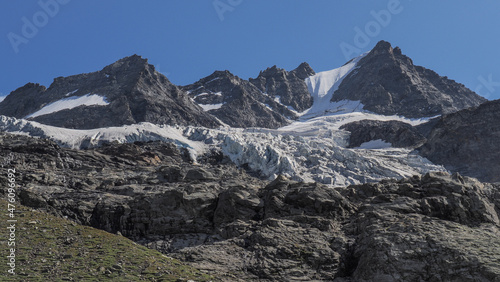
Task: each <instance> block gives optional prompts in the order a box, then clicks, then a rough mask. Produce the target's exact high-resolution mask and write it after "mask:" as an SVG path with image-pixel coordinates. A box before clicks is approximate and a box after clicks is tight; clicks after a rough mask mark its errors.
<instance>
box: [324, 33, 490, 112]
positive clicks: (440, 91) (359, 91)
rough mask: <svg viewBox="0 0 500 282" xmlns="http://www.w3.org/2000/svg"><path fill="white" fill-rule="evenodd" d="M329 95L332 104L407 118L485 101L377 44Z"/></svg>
mask: <svg viewBox="0 0 500 282" xmlns="http://www.w3.org/2000/svg"><path fill="white" fill-rule="evenodd" d="M357 66H358V67H357V69H356V70H353V71H352V72H351V73H350V74H349V75H348V76H347V77H346V78H345V79H344V80H343V81H342V83H341V84H340V86H339V88H338V90H337V91H335V93H334V94H333V97H332V101H333V102H337V101H341V100H354V101H361V103H362V104H363V105H364V109H365V110H368V111H372V112H375V113H379V114H384V115H394V114H398V115H403V116H405V117H409V118H419V117H431V116H436V115H440V114H446V113H452V112H456V111H458V110H461V109H464V108H468V107H473V106H477V105H479V104H481V103H483V102H486V99H484V98H483V97H481V96H479V95H477V94H476V93H474V92H473V91H471V90H469V89H468V88H466V87H465V86H464V85H462V84H459V83H457V82H455V81H453V80H450V79H448V78H446V77H442V76H439V75H438V74H436V73H435V72H433V71H432V70H429V69H426V68H423V67H420V66H415V65H413V62H412V60H411V59H410V58H408V57H407V56H405V55H403V54H402V53H401V49H399V48H398V47H396V48H394V49H393V48H392V47H391V45H390V44H389V43H388V42H385V41H380V42H379V43H378V44H377V45H376V46H375V48H374V49H373V50H372V51H370V53H368V54H367V55H366V56H365V57H364V58H362V59H361V60H360V61H359V63H358V65H357Z"/></svg>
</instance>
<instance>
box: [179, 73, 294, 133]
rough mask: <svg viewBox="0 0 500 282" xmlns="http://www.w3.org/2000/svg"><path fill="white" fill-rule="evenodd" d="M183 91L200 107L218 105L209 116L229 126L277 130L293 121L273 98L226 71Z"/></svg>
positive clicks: (282, 106)
mask: <svg viewBox="0 0 500 282" xmlns="http://www.w3.org/2000/svg"><path fill="white" fill-rule="evenodd" d="M183 89H184V90H186V91H189V95H190V96H191V97H192V98H193V99H194V100H195V101H196V102H197V103H199V104H202V105H213V104H221V105H220V108H218V109H212V110H208V113H210V114H212V115H214V116H216V117H217V118H219V119H220V120H221V121H222V122H224V123H226V124H228V125H230V126H232V127H241V128H246V127H264V128H277V127H281V126H284V125H286V124H288V123H289V121H288V119H295V118H296V115H295V114H294V113H293V112H292V111H290V110H289V109H288V108H287V107H286V106H284V105H282V104H280V103H278V102H276V101H275V100H274V99H273V97H272V96H269V95H266V94H264V93H262V92H261V91H260V90H259V89H258V88H257V87H255V86H254V85H253V84H252V83H250V82H248V81H246V80H243V79H241V78H239V77H237V76H235V75H233V74H232V73H230V72H229V71H216V72H214V73H213V74H211V75H210V76H208V77H205V78H203V79H201V80H199V81H197V82H196V83H194V84H191V85H187V86H184V87H183Z"/></svg>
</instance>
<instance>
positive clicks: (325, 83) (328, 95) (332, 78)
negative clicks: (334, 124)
mask: <svg viewBox="0 0 500 282" xmlns="http://www.w3.org/2000/svg"><path fill="white" fill-rule="evenodd" d="M366 54H368V53H364V54H363V55H361V56H359V57H357V58H355V59H353V60H351V61H350V62H348V63H347V64H345V65H343V66H341V67H340V68H336V69H333V70H329V71H324V72H319V73H317V74H315V75H313V76H310V77H308V78H306V80H305V82H306V84H307V87H308V88H309V92H310V93H311V95H312V97H313V101H314V102H313V105H312V107H311V108H309V109H308V110H306V111H304V112H302V113H301V116H302V117H301V119H302V120H304V119H309V118H313V117H317V116H322V115H325V114H329V113H337V112H338V107H339V104H338V103H331V102H330V100H331V99H332V95H333V93H334V92H335V91H336V90H337V89H338V87H339V85H340V84H341V83H342V80H343V79H344V78H345V77H346V76H347V75H348V74H349V73H350V72H351V71H353V70H354V69H355V68H356V64H357V63H358V62H359V60H361V59H362V58H363V57H364V56H366ZM339 103H341V104H343V105H346V104H349V103H351V102H343V101H341V102H339ZM348 109H351V110H352V111H354V110H356V111H361V110H362V109H363V105H362V104H361V103H360V102H352V103H351V104H349V105H348Z"/></svg>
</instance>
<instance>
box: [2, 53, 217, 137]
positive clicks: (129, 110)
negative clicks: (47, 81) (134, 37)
mask: <svg viewBox="0 0 500 282" xmlns="http://www.w3.org/2000/svg"><path fill="white" fill-rule="evenodd" d="M88 95H93V97H102V98H101V99H103V101H105V102H106V103H101V104H93V103H92V102H87V104H86V105H79V106H77V107H73V108H69V107H68V106H69V105H71V104H74V103H75V100H78V99H79V98H80V99H81V98H82V97H84V96H88ZM54 103H59V104H57V105H59V106H55V104H54ZM51 105H52V106H53V108H52V111H48V112H49V113H47V114H40V115H36V116H33V117H30V115H31V114H34V113H36V112H37V111H39V110H41V109H43V108H44V107H49V106H51ZM0 114H2V115H6V116H10V117H16V118H27V119H30V120H34V121H38V122H40V123H44V124H48V125H53V126H59V127H66V128H77V129H90V128H101V127H108V126H120V125H125V124H134V123H139V122H144V121H145V122H151V123H156V124H170V125H199V126H206V127H216V126H218V125H219V122H218V121H217V120H216V119H215V118H214V117H213V116H211V115H209V114H207V113H205V112H204V111H203V110H202V109H201V108H200V107H199V106H198V105H196V104H195V103H193V102H192V101H191V100H190V99H189V97H188V96H187V94H186V93H185V92H183V91H182V90H180V89H179V88H178V87H177V86H175V85H174V84H172V83H171V82H170V81H169V80H168V79H167V78H166V77H165V76H164V75H163V74H161V73H159V72H157V71H156V70H155V68H154V66H152V65H150V64H148V62H147V60H146V59H143V58H141V57H140V56H137V55H133V56H130V57H126V58H123V59H121V60H119V61H117V62H115V63H113V64H111V65H109V66H107V67H105V68H104V69H102V70H101V71H97V72H93V73H87V74H79V75H73V76H69V77H58V78H56V79H54V82H53V83H52V84H51V85H50V87H49V88H48V89H46V88H45V87H43V86H40V85H37V84H32V83H29V84H27V85H25V86H24V87H21V88H19V89H17V90H15V91H13V92H12V93H11V94H10V95H8V96H7V97H6V98H5V100H4V101H2V102H1V103H0Z"/></svg>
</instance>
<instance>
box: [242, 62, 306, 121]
mask: <svg viewBox="0 0 500 282" xmlns="http://www.w3.org/2000/svg"><path fill="white" fill-rule="evenodd" d="M311 73H312V74H314V71H313V70H312V68H311V67H310V66H309V65H308V64H307V63H302V64H301V65H300V66H299V67H297V68H296V69H294V70H292V71H286V70H284V69H281V68H278V67H277V66H272V67H270V68H267V69H266V70H264V71H262V72H260V73H259V76H258V77H257V78H255V79H252V78H250V82H251V83H252V84H253V85H255V86H256V87H257V88H258V89H259V90H260V91H262V92H264V93H266V94H268V95H269V96H271V97H273V98H275V99H279V101H280V103H282V104H283V105H286V106H289V107H292V108H293V109H294V110H295V111H298V112H302V111H304V110H306V109H308V108H310V107H311V106H312V102H313V100H312V96H311V93H309V90H308V88H307V85H306V83H305V82H304V79H305V78H307V77H309V76H310V75H309V74H311Z"/></svg>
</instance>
